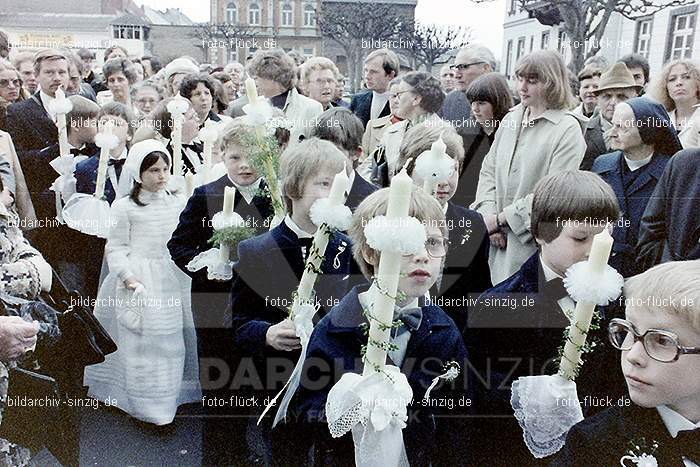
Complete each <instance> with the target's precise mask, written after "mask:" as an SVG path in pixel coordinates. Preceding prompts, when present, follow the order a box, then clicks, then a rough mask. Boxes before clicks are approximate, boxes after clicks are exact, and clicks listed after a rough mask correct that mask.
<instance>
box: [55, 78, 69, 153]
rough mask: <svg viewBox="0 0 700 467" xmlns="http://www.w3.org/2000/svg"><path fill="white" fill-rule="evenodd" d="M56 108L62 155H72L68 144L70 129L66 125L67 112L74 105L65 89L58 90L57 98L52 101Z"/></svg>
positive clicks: (59, 144)
mask: <svg viewBox="0 0 700 467" xmlns="http://www.w3.org/2000/svg"><path fill="white" fill-rule="evenodd" d="M52 104H53V106H54V108H55V110H56V126H57V127H58V148H59V152H60V154H61V157H66V156H70V155H71V153H70V144H68V130H67V127H66V114H67V113H68V112H70V111H71V109H72V107H73V105H72V103H71V102H70V100H68V98H67V97H66V95H65V93H64V92H63V89H61V88H60V87H59V88H58V89H57V90H56V98H55V99H54V101H53V102H52Z"/></svg>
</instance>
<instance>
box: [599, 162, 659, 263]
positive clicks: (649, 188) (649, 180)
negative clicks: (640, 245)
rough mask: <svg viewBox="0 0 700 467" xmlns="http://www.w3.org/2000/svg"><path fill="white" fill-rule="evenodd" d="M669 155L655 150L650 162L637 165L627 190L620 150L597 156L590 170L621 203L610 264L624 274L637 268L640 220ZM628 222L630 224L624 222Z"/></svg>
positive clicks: (614, 231) (614, 230)
mask: <svg viewBox="0 0 700 467" xmlns="http://www.w3.org/2000/svg"><path fill="white" fill-rule="evenodd" d="M668 161H669V158H668V157H667V156H664V155H661V154H655V155H654V157H652V159H651V161H650V162H649V164H647V165H646V166H644V167H642V168H640V169H638V170H642V171H643V172H642V173H641V174H639V176H638V177H637V179H636V180H635V181H634V183H633V184H632V185H631V186H630V187H629V189H628V190H627V192H625V189H624V183H623V180H622V176H623V173H622V164H624V163H625V162H624V157H623V155H622V152H621V151H615V152H612V153H609V154H604V155H602V156H600V157H598V159H596V161H595V163H594V164H593V167H592V168H591V170H592V171H593V172H595V173H597V174H598V175H600V176H601V177H602V178H603V180H605V181H606V182H607V183H608V184H609V185H610V186H611V187H612V189H613V191H614V192H615V196H617V202H618V203H619V204H620V211H621V213H622V214H621V217H620V220H619V221H618V223H617V225H616V226H615V228H614V229H613V239H614V240H615V243H613V253H612V257H611V259H610V265H611V266H613V267H614V268H615V269H617V270H618V272H619V273H620V274H622V275H623V276H624V277H630V276H633V275H635V274H637V273H639V272H641V271H640V270H639V267H638V264H637V261H636V256H637V255H636V251H635V247H636V245H637V240H638V239H639V224H640V223H641V220H642V216H643V214H644V210H645V209H646V207H647V203H648V202H649V198H650V197H651V196H652V194H653V193H654V189H655V188H656V184H657V182H658V181H659V179H660V178H661V175H662V174H663V172H664V168H665V167H666V164H667V163H668ZM627 224H629V227H628V226H627Z"/></svg>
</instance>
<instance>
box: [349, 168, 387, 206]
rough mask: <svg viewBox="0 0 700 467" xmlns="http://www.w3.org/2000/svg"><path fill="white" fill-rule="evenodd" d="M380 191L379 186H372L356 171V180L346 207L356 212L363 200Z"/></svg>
mask: <svg viewBox="0 0 700 467" xmlns="http://www.w3.org/2000/svg"><path fill="white" fill-rule="evenodd" d="M378 189H379V187H378V186H376V185H373V184H371V183H370V182H368V181H367V180H365V179H364V178H362V175H360V174H359V173H357V170H356V171H355V179H354V180H353V182H352V186H351V187H350V192H349V193H348V197H347V199H346V200H345V205H346V206H347V207H349V208H350V210H351V211H353V212H354V211H355V208H357V206H359V205H360V203H361V202H362V200H364V199H365V198H366V197H368V196H369V195H371V194H372V193H374V192H375V191H377V190H378Z"/></svg>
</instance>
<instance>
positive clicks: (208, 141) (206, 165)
mask: <svg viewBox="0 0 700 467" xmlns="http://www.w3.org/2000/svg"><path fill="white" fill-rule="evenodd" d="M218 137H219V131H218V130H217V123H216V122H214V121H212V120H211V119H207V121H206V122H205V123H204V127H203V128H202V129H201V130H199V139H200V140H201V141H202V143H204V149H203V151H202V158H203V160H204V162H203V163H202V168H201V170H202V176H201V178H200V182H201V183H200V184H201V185H204V184H205V183H209V181H210V180H209V172H210V170H211V153H212V150H213V148H214V144H215V143H216V140H217V138H218Z"/></svg>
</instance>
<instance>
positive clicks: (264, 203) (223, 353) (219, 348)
mask: <svg viewBox="0 0 700 467" xmlns="http://www.w3.org/2000/svg"><path fill="white" fill-rule="evenodd" d="M253 131H254V129H253V127H252V126H251V125H250V124H248V123H246V122H245V121H244V120H243V119H236V120H234V121H232V122H230V123H229V124H227V125H226V127H224V128H222V129H221V135H220V140H219V144H220V145H219V149H220V151H221V154H222V157H223V161H224V165H225V166H226V172H227V173H226V175H224V176H223V177H221V178H219V179H218V180H215V181H213V182H211V183H208V184H206V185H202V186H199V187H197V188H196V189H195V190H194V193H193V194H192V196H191V197H190V199H189V200H188V202H187V205H186V206H185V209H184V210H183V211H182V213H181V214H180V221H179V223H178V225H177V228H176V229H175V231H174V232H173V235H172V237H171V239H170V241H169V242H168V250H169V251H170V257H171V258H172V259H173V261H174V262H175V264H177V266H178V267H179V268H180V269H181V270H182V271H183V272H184V273H185V274H187V275H189V276H190V277H191V278H192V311H193V315H194V323H195V328H196V330H197V351H198V355H199V368H200V383H201V385H202V390H203V393H204V395H205V396H207V397H211V398H212V399H213V398H216V397H223V398H225V400H228V399H229V397H230V393H229V391H228V386H229V379H230V376H227V371H228V369H230V368H235V367H236V365H237V360H238V359H237V358H236V357H235V356H234V354H235V353H232V352H231V329H230V327H229V328H227V327H225V326H224V321H225V314H226V307H227V305H228V300H229V296H230V293H231V281H230V280H228V281H215V280H209V279H208V278H207V271H206V269H202V270H199V271H196V272H192V271H190V270H189V269H187V264H188V263H189V262H190V261H192V259H193V258H194V257H195V256H197V255H198V254H200V253H202V252H204V251H207V250H209V249H210V248H212V244H211V243H209V240H210V239H211V237H212V235H213V234H214V228H213V226H212V218H213V217H214V215H215V214H216V213H218V212H220V211H221V210H222V209H223V204H224V189H225V188H226V187H235V188H236V192H235V196H234V201H233V206H234V211H235V212H236V213H238V214H239V215H240V216H241V217H242V218H243V219H244V220H245V221H246V225H247V226H249V227H252V228H253V229H255V232H256V234H262V233H263V232H266V231H267V229H268V227H269V217H271V216H272V206H271V203H270V199H269V198H268V197H266V196H263V191H264V189H265V188H266V185H265V181H264V180H263V179H262V178H261V177H260V176H259V174H258V173H256V172H255V170H253V169H252V168H251V166H250V164H249V163H248V157H247V155H246V154H247V153H248V151H249V150H250V149H251V148H250V147H249V146H248V144H249V143H248V142H247V141H249V140H248V139H247V138H250V137H251V136H252V135H253ZM222 368H226V369H225V370H222ZM205 409H206V410H207V411H208V413H209V415H212V416H211V417H208V418H206V419H205V424H204V426H203V428H202V435H203V448H202V452H203V454H204V458H203V461H202V462H203V464H204V465H212V464H218V463H234V462H235V460H234V459H229V458H228V457H226V456H227V455H228V453H229V452H230V451H231V450H230V449H229V448H230V446H229V445H228V443H227V442H226V441H225V437H228V436H229V434H230V432H231V431H232V429H235V427H234V425H235V421H236V419H235V418H232V417H221V416H220V415H222V413H223V411H222V408H221V407H209V406H207V405H205ZM239 450H240V449H239Z"/></svg>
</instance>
